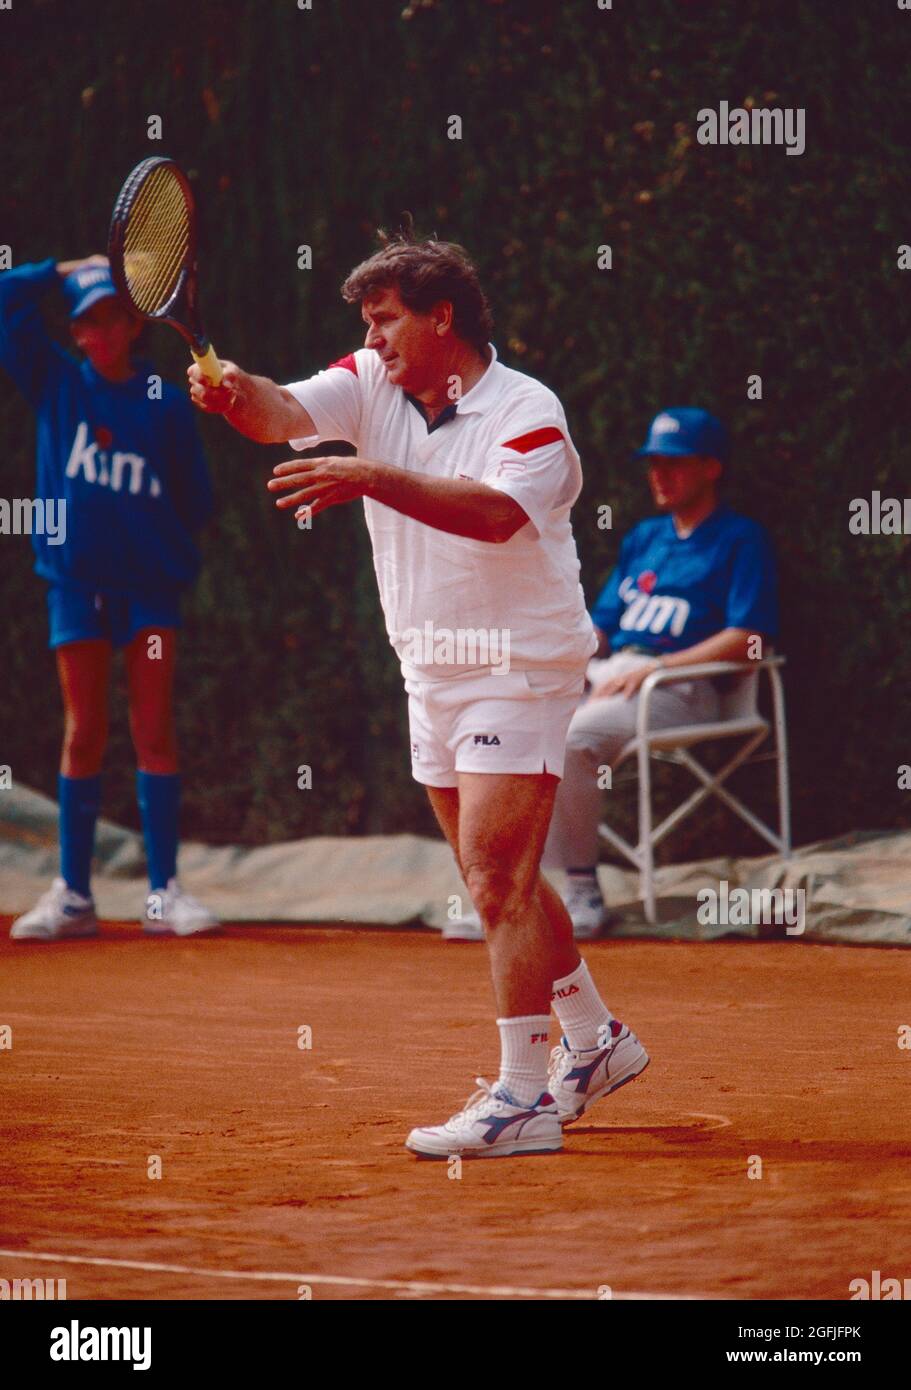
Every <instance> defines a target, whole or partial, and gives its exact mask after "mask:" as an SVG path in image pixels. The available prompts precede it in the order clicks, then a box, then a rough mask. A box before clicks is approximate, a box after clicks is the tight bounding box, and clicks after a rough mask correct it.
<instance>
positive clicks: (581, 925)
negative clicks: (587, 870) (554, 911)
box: [563, 874, 608, 941]
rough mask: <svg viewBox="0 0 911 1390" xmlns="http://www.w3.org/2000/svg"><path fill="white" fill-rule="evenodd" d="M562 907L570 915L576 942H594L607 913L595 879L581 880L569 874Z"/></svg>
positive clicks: (605, 920) (599, 933)
mask: <svg viewBox="0 0 911 1390" xmlns="http://www.w3.org/2000/svg"><path fill="white" fill-rule="evenodd" d="M563 906H564V907H565V908H566V911H567V912H568V913H569V915H570V918H571V920H572V924H573V936H574V937H575V939H576V940H577V941H594V939H595V937H597V936H600V935H601V931H602V929H603V928H604V925H605V923H606V922H607V918H608V911H607V907H606V905H605V902H604V899H603V898H602V896H601V888H600V886H599V884H598V880H597V878H596V877H594V876H592V877H591V878H589V877H587V876H586V877H585V878H583V877H581V876H579V877H577V876H575V875H573V874H569V875H568V876H567V881H566V891H565V895H564V898H563Z"/></svg>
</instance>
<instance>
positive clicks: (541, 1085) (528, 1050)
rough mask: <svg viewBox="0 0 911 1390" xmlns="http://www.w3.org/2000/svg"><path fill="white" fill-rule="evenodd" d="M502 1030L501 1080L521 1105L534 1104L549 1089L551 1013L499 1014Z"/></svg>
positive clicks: (499, 1025)
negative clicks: (509, 1016)
mask: <svg viewBox="0 0 911 1390" xmlns="http://www.w3.org/2000/svg"><path fill="white" fill-rule="evenodd" d="M497 1027H498V1028H499V1030H500V1081H499V1084H500V1085H501V1086H502V1087H503V1088H504V1089H505V1090H507V1091H508V1092H509V1094H510V1095H511V1096H512V1098H513V1100H515V1101H518V1103H519V1105H533V1104H534V1102H535V1101H536V1100H537V1099H538V1096H539V1095H540V1094H541V1092H542V1091H546V1090H547V1063H548V1061H549V1058H550V1047H549V1043H550V1015H549V1014H525V1015H523V1016H522V1017H521V1018H498V1019H497Z"/></svg>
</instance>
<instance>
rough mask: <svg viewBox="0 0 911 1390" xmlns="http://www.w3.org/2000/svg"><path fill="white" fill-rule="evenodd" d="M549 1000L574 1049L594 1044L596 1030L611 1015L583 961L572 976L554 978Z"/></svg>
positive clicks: (596, 1039)
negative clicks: (552, 990)
mask: <svg viewBox="0 0 911 1390" xmlns="http://www.w3.org/2000/svg"><path fill="white" fill-rule="evenodd" d="M550 1002H551V1003H552V1004H553V1008H554V1013H555V1014H556V1015H557V1018H558V1019H559V1020H560V1026H561V1028H562V1029H563V1035H564V1037H565V1038H566V1041H567V1042H568V1043H569V1045H570V1047H571V1048H572V1049H573V1051H574V1052H584V1051H585V1050H586V1049H587V1048H592V1047H597V1046H598V1029H599V1028H601V1027H602V1026H603V1025H604V1024H605V1023H610V1022H611V1020H612V1019H613V1017H614V1016H613V1014H612V1013H611V1011H610V1009H609V1008H608V1007H607V1005H606V1004H605V1003H604V1000H603V999H602V998H601V996H600V994H599V993H598V991H597V989H596V987H595V982H594V980H593V979H592V977H591V975H590V974H589V973H588V966H587V965H586V963H585V961H584V960H583V961H581V962H580V963H579V965H578V966H577V967H576V969H575V970H574V971H573V973H572V974H571V975H564V976H563V979H562V980H554V992H553V994H552V995H551V996H550Z"/></svg>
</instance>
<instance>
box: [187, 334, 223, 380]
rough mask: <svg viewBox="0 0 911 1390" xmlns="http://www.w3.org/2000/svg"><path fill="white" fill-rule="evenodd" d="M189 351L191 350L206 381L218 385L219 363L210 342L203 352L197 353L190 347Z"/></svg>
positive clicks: (219, 375) (219, 378)
mask: <svg viewBox="0 0 911 1390" xmlns="http://www.w3.org/2000/svg"><path fill="white" fill-rule="evenodd" d="M190 351H191V352H192V354H193V357H194V359H195V361H196V362H197V363H198V365H199V368H200V370H201V372H202V374H203V376H204V377H205V378H206V381H208V383H209V385H210V386H220V385H221V363H220V362H219V360H218V358H217V357H216V356H215V349H214V348H213V346H212V344H211V343H210V344H209V346H208V347H207V348H206V350H205V352H203V353H198V352H197V351H196V350H195V348H190Z"/></svg>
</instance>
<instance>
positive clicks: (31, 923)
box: [9, 878, 98, 941]
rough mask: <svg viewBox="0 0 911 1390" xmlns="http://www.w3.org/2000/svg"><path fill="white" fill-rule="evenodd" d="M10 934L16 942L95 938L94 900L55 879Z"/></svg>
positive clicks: (17, 921)
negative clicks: (81, 937) (72, 937)
mask: <svg viewBox="0 0 911 1390" xmlns="http://www.w3.org/2000/svg"><path fill="white" fill-rule="evenodd" d="M9 934H10V936H11V937H12V939H13V941H61V940H62V939H63V938H64V937H70V936H96V935H97V934H98V921H97V919H96V917H95V903H94V900H93V899H92V898H84V897H83V896H82V894H81V893H77V892H76V890H75V889H74V888H68V887H67V885H66V883H65V882H64V880H63V879H62V878H55V879H54V882H53V883H52V884H51V886H50V888H49V889H48V891H47V892H46V893H44V894H42V896H41V897H40V898H39V899H38V901H37V903H36V904H35V906H34V907H33V908H32V910H31V911H30V912H26V913H25V914H24V915H23V916H22V917H18V918H17V919H16V921H15V922H14V923H13V925H12V926H11V927H10V933H9Z"/></svg>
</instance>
